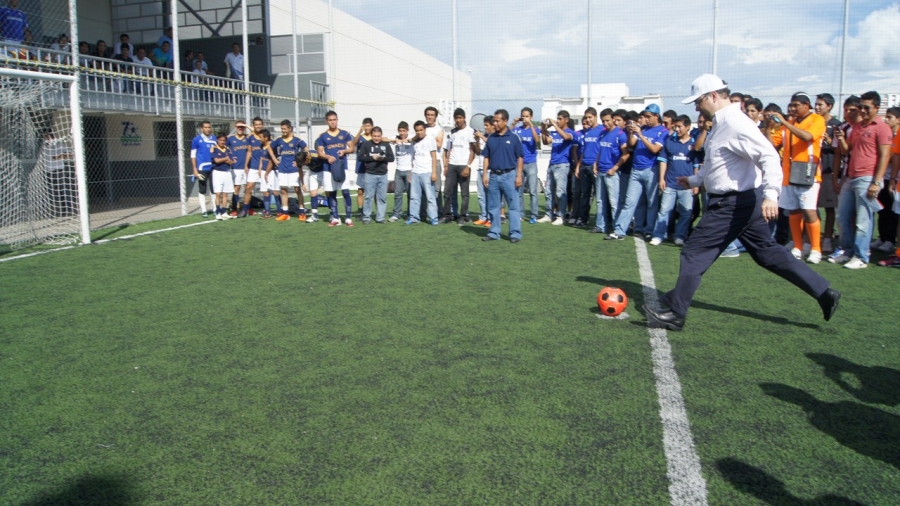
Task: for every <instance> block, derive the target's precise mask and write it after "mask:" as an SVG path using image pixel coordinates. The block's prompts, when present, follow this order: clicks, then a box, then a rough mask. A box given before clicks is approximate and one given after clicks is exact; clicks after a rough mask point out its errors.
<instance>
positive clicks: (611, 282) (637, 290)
mask: <svg viewBox="0 0 900 506" xmlns="http://www.w3.org/2000/svg"><path fill="white" fill-rule="evenodd" d="M575 281H581V282H582V283H593V284H595V285H597V286H598V287H599V288H598V289H597V290H598V291H599V290H600V288H603V287H604V286H613V287H616V288H621V289H622V290H623V291H624V292H625V295H627V296H628V306H629V307H633V308H634V311H635V312H637V313H640V314H641V315H643V314H644V312H643V311H642V310H641V306H642V305H643V304H644V285H642V284H640V283H635V282H634V281H624V280H621V279H603V278H595V277H593V276H576V277H575ZM592 311H593V312H595V313H598V312H599V311H598V309H597V306H596V305H595V306H593V308H592Z"/></svg>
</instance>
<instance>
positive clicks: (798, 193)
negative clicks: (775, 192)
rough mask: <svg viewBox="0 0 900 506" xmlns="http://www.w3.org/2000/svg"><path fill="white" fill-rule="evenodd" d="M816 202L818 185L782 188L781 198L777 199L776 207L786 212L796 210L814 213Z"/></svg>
mask: <svg viewBox="0 0 900 506" xmlns="http://www.w3.org/2000/svg"><path fill="white" fill-rule="evenodd" d="M818 200H819V183H815V184H813V185H812V186H795V185H788V186H782V187H781V196H779V197H778V207H781V208H783V209H787V210H788V211H796V210H798V209H803V210H810V211H815V210H816V206H817V203H818Z"/></svg>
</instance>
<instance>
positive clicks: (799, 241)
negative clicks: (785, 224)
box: [789, 213, 803, 249]
mask: <svg viewBox="0 0 900 506" xmlns="http://www.w3.org/2000/svg"><path fill="white" fill-rule="evenodd" d="M789 219H790V223H791V238H792V239H793V241H794V247H795V248H797V249H803V214H801V213H797V214H792V215H790V218H789Z"/></svg>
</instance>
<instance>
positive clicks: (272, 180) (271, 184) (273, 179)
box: [259, 170, 280, 192]
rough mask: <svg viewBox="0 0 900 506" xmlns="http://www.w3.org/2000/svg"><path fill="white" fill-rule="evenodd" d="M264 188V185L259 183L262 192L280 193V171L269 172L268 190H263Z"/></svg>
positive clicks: (267, 178) (267, 177)
mask: <svg viewBox="0 0 900 506" xmlns="http://www.w3.org/2000/svg"><path fill="white" fill-rule="evenodd" d="M263 174H265V172H263ZM262 186H263V184H262V183H259V188H260V190H261V191H266V190H269V191H274V192H277V191H279V190H280V188H278V171H276V170H273V171H272V172H269V175H268V176H266V190H263V189H262Z"/></svg>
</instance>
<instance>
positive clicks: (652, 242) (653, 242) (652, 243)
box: [650, 237, 662, 246]
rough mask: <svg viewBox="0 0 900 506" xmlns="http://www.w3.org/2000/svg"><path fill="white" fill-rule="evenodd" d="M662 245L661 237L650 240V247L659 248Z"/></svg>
mask: <svg viewBox="0 0 900 506" xmlns="http://www.w3.org/2000/svg"><path fill="white" fill-rule="evenodd" d="M660 244H662V239H660V238H659V237H654V238H653V239H650V246H659V245H660Z"/></svg>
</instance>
